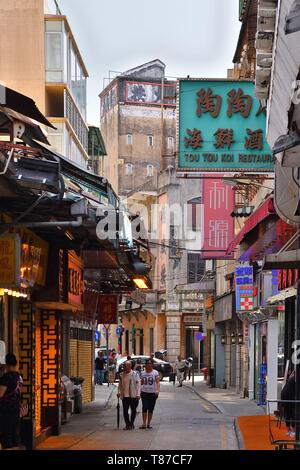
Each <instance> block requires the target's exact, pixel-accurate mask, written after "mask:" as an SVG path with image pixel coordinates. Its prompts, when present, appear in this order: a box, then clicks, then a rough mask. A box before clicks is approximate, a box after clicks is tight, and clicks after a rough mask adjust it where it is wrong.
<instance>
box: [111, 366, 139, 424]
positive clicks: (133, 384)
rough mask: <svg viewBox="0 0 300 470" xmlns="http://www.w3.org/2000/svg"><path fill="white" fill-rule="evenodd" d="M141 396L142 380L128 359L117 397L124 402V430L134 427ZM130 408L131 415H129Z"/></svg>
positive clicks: (121, 375)
mask: <svg viewBox="0 0 300 470" xmlns="http://www.w3.org/2000/svg"><path fill="white" fill-rule="evenodd" d="M140 396H141V381H140V379H139V377H138V375H137V374H136V373H135V372H134V371H133V370H132V364H131V362H130V361H126V362H125V365H124V372H123V373H122V374H120V380H119V388H118V393H117V397H118V398H121V400H122V404H123V416H124V421H125V424H126V426H125V428H124V430H126V431H127V430H130V429H134V421H135V417H136V409H137V407H138V404H139V399H140ZM129 408H130V410H131V417H129Z"/></svg>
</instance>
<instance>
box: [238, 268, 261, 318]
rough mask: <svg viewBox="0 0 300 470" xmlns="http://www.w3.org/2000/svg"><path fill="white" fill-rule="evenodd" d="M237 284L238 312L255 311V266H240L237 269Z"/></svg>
mask: <svg viewBox="0 0 300 470" xmlns="http://www.w3.org/2000/svg"><path fill="white" fill-rule="evenodd" d="M235 283H236V287H235V296H236V311H237V312H249V311H252V310H254V297H255V295H256V292H255V288H254V284H253V266H250V265H248V264H239V265H238V266H237V267H236V269H235Z"/></svg>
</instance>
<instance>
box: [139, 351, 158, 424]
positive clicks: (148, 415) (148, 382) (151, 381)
mask: <svg viewBox="0 0 300 470" xmlns="http://www.w3.org/2000/svg"><path fill="white" fill-rule="evenodd" d="M141 381H142V388H141V398H142V403H143V424H142V426H140V429H146V428H147V429H152V427H151V420H152V416H153V411H154V408H155V404H156V400H157V398H158V396H159V391H160V381H159V373H158V372H157V370H154V369H153V360H152V359H147V361H146V370H145V371H144V372H142V374H141Z"/></svg>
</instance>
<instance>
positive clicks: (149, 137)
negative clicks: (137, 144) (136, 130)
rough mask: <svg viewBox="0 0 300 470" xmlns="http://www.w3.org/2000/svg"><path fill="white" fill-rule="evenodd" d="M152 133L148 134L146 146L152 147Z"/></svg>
mask: <svg viewBox="0 0 300 470" xmlns="http://www.w3.org/2000/svg"><path fill="white" fill-rule="evenodd" d="M153 140H154V139H153V135H148V147H153Z"/></svg>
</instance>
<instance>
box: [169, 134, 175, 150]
mask: <svg viewBox="0 0 300 470" xmlns="http://www.w3.org/2000/svg"><path fill="white" fill-rule="evenodd" d="M168 149H170V150H173V149H174V137H168Z"/></svg>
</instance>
